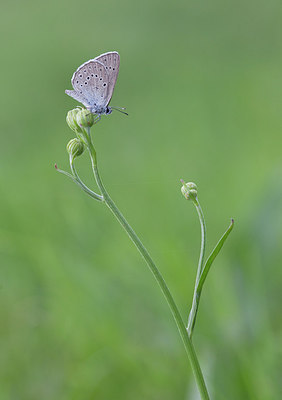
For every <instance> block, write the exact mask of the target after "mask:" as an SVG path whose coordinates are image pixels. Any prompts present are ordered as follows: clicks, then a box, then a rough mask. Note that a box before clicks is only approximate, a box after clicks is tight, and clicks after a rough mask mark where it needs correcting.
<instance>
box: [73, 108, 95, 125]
mask: <svg viewBox="0 0 282 400" xmlns="http://www.w3.org/2000/svg"><path fill="white" fill-rule="evenodd" d="M76 122H77V124H78V125H79V126H80V127H81V128H91V126H92V125H93V124H94V116H93V114H92V113H91V112H90V111H89V110H86V109H85V108H83V109H82V110H79V111H78V113H77V114H76Z"/></svg>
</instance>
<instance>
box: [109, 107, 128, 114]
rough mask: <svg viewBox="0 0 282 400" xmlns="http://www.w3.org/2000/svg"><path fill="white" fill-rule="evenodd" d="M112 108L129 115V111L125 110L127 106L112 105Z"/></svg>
mask: <svg viewBox="0 0 282 400" xmlns="http://www.w3.org/2000/svg"><path fill="white" fill-rule="evenodd" d="M111 108H112V109H113V110H116V111H119V112H121V113H122V114H125V115H128V113H127V112H125V111H123V110H126V108H125V107H111Z"/></svg>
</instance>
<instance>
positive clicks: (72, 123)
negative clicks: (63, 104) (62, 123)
mask: <svg viewBox="0 0 282 400" xmlns="http://www.w3.org/2000/svg"><path fill="white" fill-rule="evenodd" d="M79 111H80V109H79V108H74V109H73V110H71V111H69V112H68V114H67V118H66V120H67V124H68V126H69V127H70V128H71V130H73V131H74V132H75V133H82V129H81V127H80V126H79V125H78V123H77V120H76V116H77V113H78V112H79Z"/></svg>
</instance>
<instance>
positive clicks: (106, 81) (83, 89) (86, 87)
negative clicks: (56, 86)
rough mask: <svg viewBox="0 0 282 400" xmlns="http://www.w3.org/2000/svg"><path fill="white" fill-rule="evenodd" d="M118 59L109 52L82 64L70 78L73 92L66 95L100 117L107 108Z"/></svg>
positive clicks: (114, 53) (117, 69) (109, 112)
mask: <svg viewBox="0 0 282 400" xmlns="http://www.w3.org/2000/svg"><path fill="white" fill-rule="evenodd" d="M119 63H120V57H119V54H118V52H116V51H111V52H108V53H104V54H101V55H100V56H98V57H96V58H94V59H92V60H89V61H87V62H85V63H84V64H82V65H81V66H80V67H79V68H78V69H77V70H76V71H75V73H74V74H73V76H72V80H71V83H72V86H73V89H74V90H66V91H65V92H66V94H67V95H69V96H71V97H72V98H74V99H75V100H77V101H79V102H80V103H82V104H83V105H84V106H85V107H86V108H87V109H88V110H89V111H90V112H91V113H93V114H97V115H98V116H101V115H102V114H106V115H109V114H111V112H112V109H111V107H109V102H110V101H111V98H112V95H113V91H114V88H115V84H116V81H117V77H118V72H119Z"/></svg>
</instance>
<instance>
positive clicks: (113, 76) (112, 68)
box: [95, 51, 120, 105]
mask: <svg viewBox="0 0 282 400" xmlns="http://www.w3.org/2000/svg"><path fill="white" fill-rule="evenodd" d="M95 60H97V61H99V62H101V63H102V64H103V65H104V66H105V69H106V71H107V73H108V76H109V78H108V79H109V83H108V93H107V103H106V104H107V105H108V104H109V102H110V100H111V98H112V95H113V91H114V88H115V85H116V81H117V77H118V72H119V64H120V56H119V54H118V52H117V51H110V52H108V53H104V54H101V55H100V56H98V57H96V58H95Z"/></svg>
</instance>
